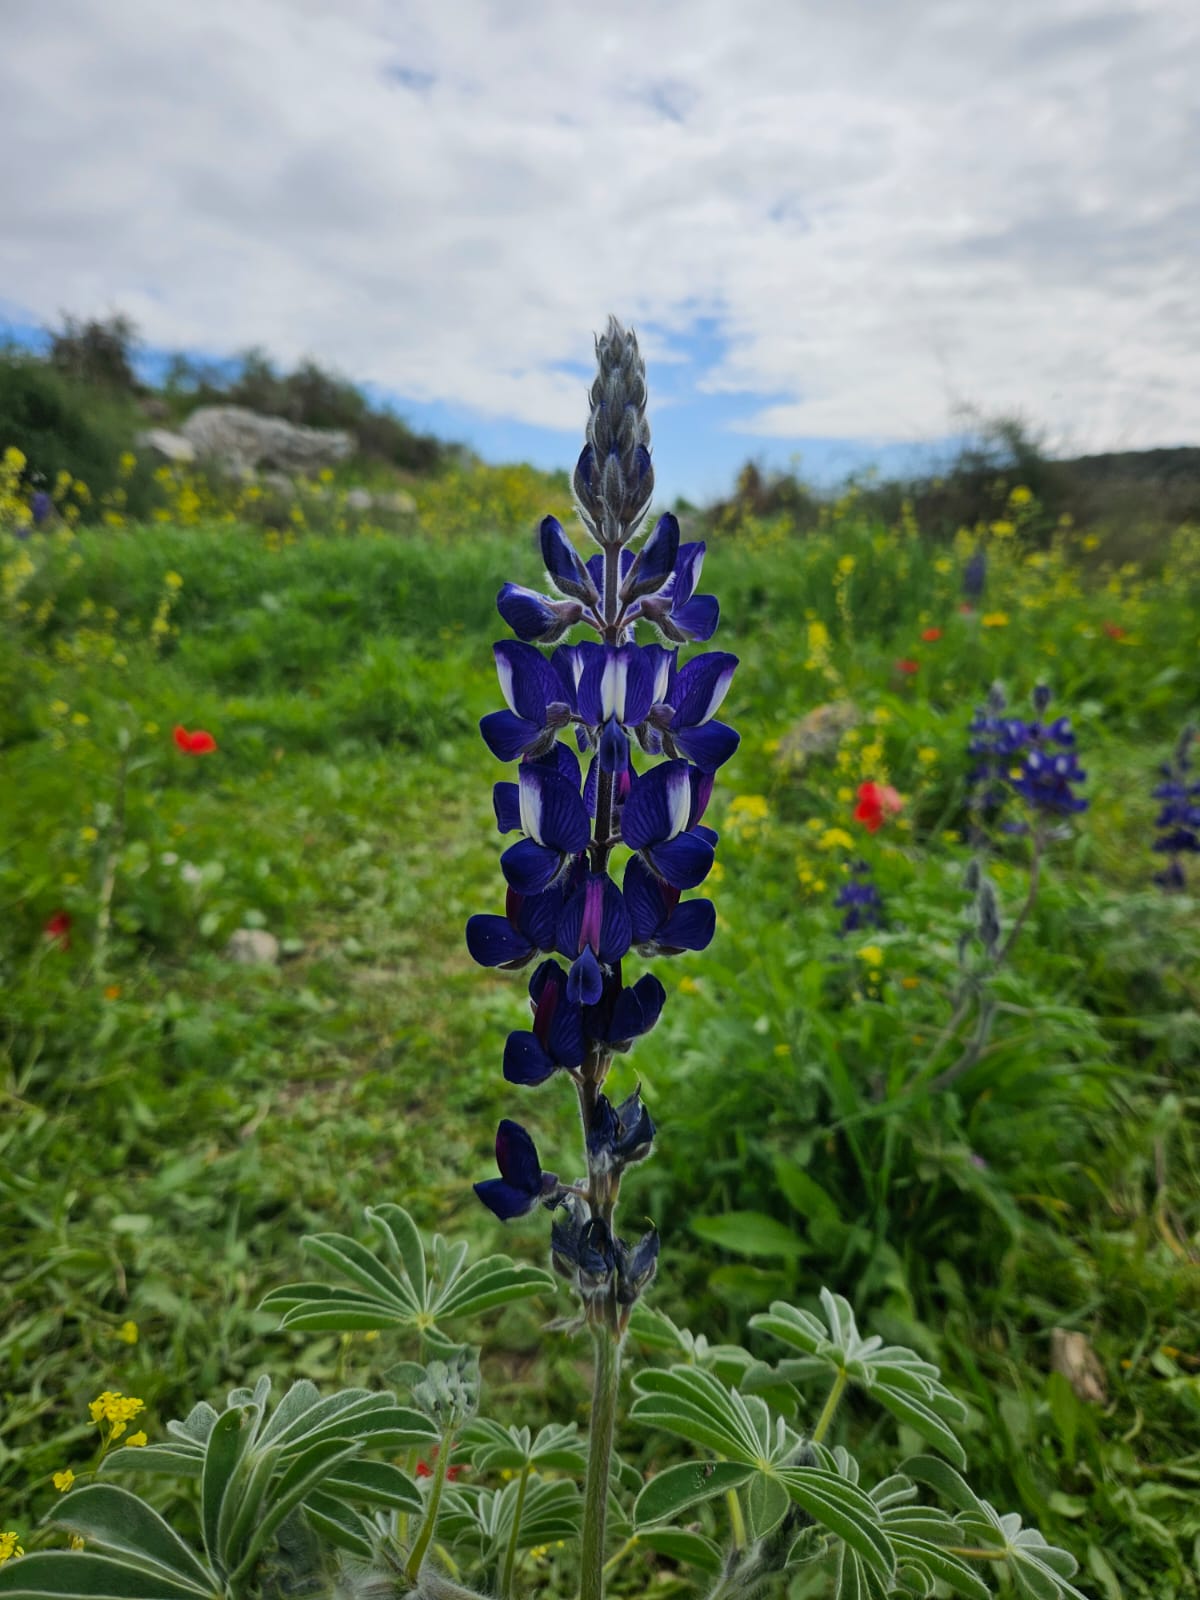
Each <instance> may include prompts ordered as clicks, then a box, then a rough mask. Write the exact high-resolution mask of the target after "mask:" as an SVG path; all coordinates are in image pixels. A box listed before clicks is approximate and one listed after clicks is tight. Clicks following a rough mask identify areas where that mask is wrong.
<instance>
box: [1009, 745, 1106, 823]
mask: <svg viewBox="0 0 1200 1600" xmlns="http://www.w3.org/2000/svg"><path fill="white" fill-rule="evenodd" d="M1086 778H1087V773H1086V772H1084V770H1083V768H1082V767H1081V766H1080V765H1079V761H1078V758H1077V757H1076V755H1075V753H1074V751H1068V752H1067V753H1066V754H1064V755H1057V756H1052V755H1047V754H1045V753H1043V752H1042V751H1041V750H1037V749H1032V750H1029V751H1027V752H1026V754H1025V757H1024V759H1023V761H1022V763H1021V775H1020V777H1019V778H1014V779H1013V780H1012V786H1013V789H1014V790H1015V791H1016V793H1017V794H1019V795H1020V796H1021V797H1022V798H1023V799H1024V800H1025V801H1026V803H1027V804H1028V805H1030V806H1031V807H1032V808H1033V809H1034V810H1035V811H1046V812H1054V813H1058V814H1061V815H1064V816H1066V815H1069V814H1070V813H1072V812H1076V811H1086V810H1087V808H1088V802H1087V801H1086V800H1085V799H1083V798H1082V796H1080V795H1077V794H1076V793H1075V791H1074V788H1073V785H1074V784H1077V783H1083V782H1084V780H1085V779H1086Z"/></svg>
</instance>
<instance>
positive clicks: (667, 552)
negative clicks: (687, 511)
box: [621, 511, 679, 602]
mask: <svg viewBox="0 0 1200 1600" xmlns="http://www.w3.org/2000/svg"><path fill="white" fill-rule="evenodd" d="M678 554H679V523H678V522H677V521H676V520H675V518H674V517H673V516H672V515H671V513H670V512H669V511H668V512H667V513H666V514H665V515H664V516H661V517H659V519H658V522H657V524H656V525H655V528H654V531H653V532H652V533H651V535H650V537H649V538H648V539H647V540H646V542H645V544H644V545H643V546H642V548H641V549H640V550H639V551H638V554H637V558H636V560H635V561H634V563H633V566H632V567H631V568H630V570H629V576H628V577H627V578H626V580H625V582H624V583H623V584H622V585H621V599H622V601H624V602H628V601H630V600H639V599H641V597H642V596H643V595H647V594H656V593H657V592H658V590H659V589H661V588H662V586H663V584H664V583H666V581H667V579H668V578H669V577H670V576H671V574H672V572H673V571H674V568H675V561H676V558H677V556H678Z"/></svg>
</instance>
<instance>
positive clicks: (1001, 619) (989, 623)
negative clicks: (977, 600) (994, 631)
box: [979, 611, 1008, 628]
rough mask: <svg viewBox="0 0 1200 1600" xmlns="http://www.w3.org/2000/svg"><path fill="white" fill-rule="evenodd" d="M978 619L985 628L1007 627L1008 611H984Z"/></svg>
mask: <svg viewBox="0 0 1200 1600" xmlns="http://www.w3.org/2000/svg"><path fill="white" fill-rule="evenodd" d="M979 620H980V622H982V623H983V625H984V627H985V628H1007V627H1008V612H1007V611H985V612H984V614H983V616H982V617H980V619H979Z"/></svg>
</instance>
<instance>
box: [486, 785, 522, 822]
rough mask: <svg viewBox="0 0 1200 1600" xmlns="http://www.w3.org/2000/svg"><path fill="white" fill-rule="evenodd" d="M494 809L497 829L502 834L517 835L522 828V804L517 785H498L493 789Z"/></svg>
mask: <svg viewBox="0 0 1200 1600" xmlns="http://www.w3.org/2000/svg"><path fill="white" fill-rule="evenodd" d="M492 807H493V809H494V810H495V813H496V827H497V828H498V829H499V830H500V832H501V833H515V832H516V830H517V829H518V828H519V827H520V826H521V802H520V800H519V799H518V791H517V786H516V784H515V783H497V784H495V785H493V788H492Z"/></svg>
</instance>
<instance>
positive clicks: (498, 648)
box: [492, 639, 703, 726]
mask: <svg viewBox="0 0 1200 1600" xmlns="http://www.w3.org/2000/svg"><path fill="white" fill-rule="evenodd" d="M492 654H493V656H494V657H495V659H496V676H497V678H499V680H500V690H501V693H502V694H503V695H504V698H505V700H506V701H507V702H508V705H509V708H510V709H511V710H513V711H515V712H516V714H517V715H518V716H519V717H527V718H528V719H529V720H530V721H531V722H536V723H537V724H538V725H539V726H541V725H542V724H543V723H544V722H545V720H546V707H547V706H548V705H549V704H550V702H551V701H552V700H561V699H562V694H563V691H562V683H561V681H560V680H559V676H558V673H557V672H555V670H554V668H553V667H552V666H551V664H550V662H549V661H547V659H546V657H545V656H544V655H543V654H542V652H541V651H540V650H535V649H534V647H533V646H532V645H531V644H522V643H520V642H519V641H518V640H516V639H501V640H500V641H499V642H498V643H497V644H494V645H493V646H492ZM701 660H703V657H701Z"/></svg>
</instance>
